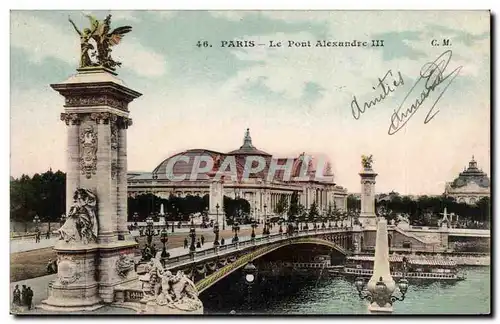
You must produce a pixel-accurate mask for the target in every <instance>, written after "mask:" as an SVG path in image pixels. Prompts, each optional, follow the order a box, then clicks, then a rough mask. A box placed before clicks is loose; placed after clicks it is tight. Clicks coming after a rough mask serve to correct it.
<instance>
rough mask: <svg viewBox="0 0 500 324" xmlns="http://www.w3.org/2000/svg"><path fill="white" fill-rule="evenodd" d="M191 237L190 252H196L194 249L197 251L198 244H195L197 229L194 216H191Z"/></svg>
mask: <svg viewBox="0 0 500 324" xmlns="http://www.w3.org/2000/svg"><path fill="white" fill-rule="evenodd" d="M189 237H190V238H191V245H190V246H189V252H191V253H194V251H196V245H194V241H195V240H196V229H195V228H194V222H193V217H192V216H191V228H190V229H189Z"/></svg>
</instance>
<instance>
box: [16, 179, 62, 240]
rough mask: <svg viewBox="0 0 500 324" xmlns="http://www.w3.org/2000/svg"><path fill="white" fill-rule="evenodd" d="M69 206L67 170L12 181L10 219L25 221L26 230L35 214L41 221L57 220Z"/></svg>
mask: <svg viewBox="0 0 500 324" xmlns="http://www.w3.org/2000/svg"><path fill="white" fill-rule="evenodd" d="M65 209H66V174H65V173H64V172H61V171H57V172H53V171H52V169H50V170H49V171H47V172H45V173H42V174H38V173H36V174H34V175H33V177H30V176H28V175H24V174H23V175H22V176H21V177H19V178H17V179H11V181H10V219H11V220H12V221H17V222H21V223H24V225H25V231H26V229H27V226H28V224H29V223H30V222H32V221H33V218H34V217H35V215H38V216H39V217H40V220H41V221H42V222H49V223H50V222H58V221H59V220H60V217H61V215H62V214H63V213H65Z"/></svg>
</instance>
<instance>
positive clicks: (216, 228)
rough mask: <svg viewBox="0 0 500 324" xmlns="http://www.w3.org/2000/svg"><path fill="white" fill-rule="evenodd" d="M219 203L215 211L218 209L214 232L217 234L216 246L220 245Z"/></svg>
mask: <svg viewBox="0 0 500 324" xmlns="http://www.w3.org/2000/svg"><path fill="white" fill-rule="evenodd" d="M219 208H220V206H219V203H217V205H215V211H216V219H215V224H214V234H215V239H214V246H219V244H220V243H219Z"/></svg>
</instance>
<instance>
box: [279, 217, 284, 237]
mask: <svg viewBox="0 0 500 324" xmlns="http://www.w3.org/2000/svg"><path fill="white" fill-rule="evenodd" d="M278 223H279V224H280V228H279V230H278V232H279V233H280V234H283V227H282V225H281V224H282V223H283V222H282V221H281V219H280V220H279V222H278Z"/></svg>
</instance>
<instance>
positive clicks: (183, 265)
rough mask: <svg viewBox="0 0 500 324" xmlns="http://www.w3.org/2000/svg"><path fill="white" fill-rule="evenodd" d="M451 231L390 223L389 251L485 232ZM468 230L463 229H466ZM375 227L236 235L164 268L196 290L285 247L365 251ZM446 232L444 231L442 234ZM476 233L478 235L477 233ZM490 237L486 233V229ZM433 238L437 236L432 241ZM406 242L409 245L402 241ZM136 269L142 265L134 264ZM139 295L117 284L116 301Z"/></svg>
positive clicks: (425, 247)
mask: <svg viewBox="0 0 500 324" xmlns="http://www.w3.org/2000/svg"><path fill="white" fill-rule="evenodd" d="M458 232H460V231H454V229H446V230H442V229H428V228H411V227H409V228H405V229H404V230H403V229H401V228H399V227H398V226H394V225H390V226H388V235H389V245H390V250H391V251H392V252H447V251H448V252H450V250H449V249H448V237H451V236H457V235H464V236H470V235H473V236H475V237H483V234H484V233H483V232H487V231H485V230H482V231H480V232H481V233H476V232H477V231H476V232H474V233H472V232H470V233H469V232H468V231H462V232H464V233H462V232H460V233H458ZM465 232H467V233H465ZM374 234H375V230H374V229H369V228H362V227H360V226H354V227H347V226H346V227H342V228H319V227H318V228H316V229H308V230H306V229H303V230H300V231H298V232H294V233H293V234H291V235H288V234H286V233H272V234H269V235H258V236H256V237H255V238H254V239H250V238H246V239H244V240H243V238H240V241H239V242H236V243H231V244H225V245H221V246H218V247H209V246H208V244H207V247H202V248H200V249H197V251H195V252H192V253H190V252H189V251H188V250H187V249H184V250H182V251H181V253H178V254H176V253H174V255H173V256H172V257H170V258H169V259H168V260H166V261H165V269H167V270H169V271H171V272H172V273H176V272H177V271H183V272H184V273H185V274H187V275H188V276H189V277H191V278H192V279H193V282H194V283H195V284H196V287H197V289H198V292H199V293H202V292H203V291H205V290H207V289H208V288H210V287H211V286H213V285H214V284H216V283H217V282H219V281H221V280H223V279H224V278H226V277H227V276H229V275H230V274H231V273H233V272H234V271H236V270H238V269H240V268H242V267H244V266H245V265H246V264H247V263H249V262H251V261H253V260H256V259H259V258H260V257H262V256H264V255H266V254H268V253H271V252H273V251H276V250H278V249H280V248H283V247H285V246H291V245H299V244H309V245H316V246H322V247H325V248H326V249H330V251H332V252H334V251H335V253H337V254H340V255H344V256H347V255H350V254H357V253H363V251H364V252H369V251H370V250H371V249H372V248H373V245H374ZM445 234H447V235H445ZM479 234H480V235H479ZM488 237H489V233H488ZM436 239H437V240H438V241H436ZM407 244H410V247H409V248H408V247H405V248H403V246H405V245H407ZM138 272H140V270H139V269H138ZM142 297H143V293H142V286H141V284H140V282H135V283H134V284H132V285H122V286H118V287H116V289H115V301H116V303H118V304H123V305H127V303H131V304H133V303H137V302H138V301H140V300H141V299H142Z"/></svg>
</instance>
